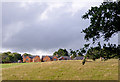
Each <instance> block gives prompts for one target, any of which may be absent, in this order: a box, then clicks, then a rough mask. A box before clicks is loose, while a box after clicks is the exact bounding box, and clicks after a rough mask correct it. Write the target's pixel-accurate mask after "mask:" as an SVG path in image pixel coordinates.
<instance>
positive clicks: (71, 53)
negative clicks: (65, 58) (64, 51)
mask: <svg viewBox="0 0 120 82" xmlns="http://www.w3.org/2000/svg"><path fill="white" fill-rule="evenodd" d="M77 52H78V50H77V51H74V50H72V49H70V55H71V56H72V58H75V57H76V56H77Z"/></svg>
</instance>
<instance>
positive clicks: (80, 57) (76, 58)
mask: <svg viewBox="0 0 120 82" xmlns="http://www.w3.org/2000/svg"><path fill="white" fill-rule="evenodd" d="M83 59H84V56H77V57H75V58H74V59H73V60H83Z"/></svg>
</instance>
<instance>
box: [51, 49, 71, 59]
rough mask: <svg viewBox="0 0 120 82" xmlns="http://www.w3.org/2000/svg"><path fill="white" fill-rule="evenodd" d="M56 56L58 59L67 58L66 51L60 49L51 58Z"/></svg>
mask: <svg viewBox="0 0 120 82" xmlns="http://www.w3.org/2000/svg"><path fill="white" fill-rule="evenodd" d="M56 55H57V56H58V57H60V56H69V55H68V51H67V50H66V49H61V48H60V49H59V50H58V51H56V52H54V53H53V56H56Z"/></svg>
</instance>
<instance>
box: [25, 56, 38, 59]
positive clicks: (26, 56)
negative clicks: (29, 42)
mask: <svg viewBox="0 0 120 82" xmlns="http://www.w3.org/2000/svg"><path fill="white" fill-rule="evenodd" d="M26 57H27V56H24V58H26ZM28 57H29V58H31V59H33V58H34V57H36V56H28ZM38 57H39V56H38Z"/></svg>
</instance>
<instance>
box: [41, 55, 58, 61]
mask: <svg viewBox="0 0 120 82" xmlns="http://www.w3.org/2000/svg"><path fill="white" fill-rule="evenodd" d="M57 60H58V58H57V57H56V56H42V61H43V62H47V61H57Z"/></svg>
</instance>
